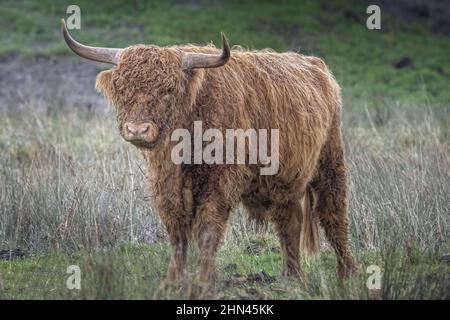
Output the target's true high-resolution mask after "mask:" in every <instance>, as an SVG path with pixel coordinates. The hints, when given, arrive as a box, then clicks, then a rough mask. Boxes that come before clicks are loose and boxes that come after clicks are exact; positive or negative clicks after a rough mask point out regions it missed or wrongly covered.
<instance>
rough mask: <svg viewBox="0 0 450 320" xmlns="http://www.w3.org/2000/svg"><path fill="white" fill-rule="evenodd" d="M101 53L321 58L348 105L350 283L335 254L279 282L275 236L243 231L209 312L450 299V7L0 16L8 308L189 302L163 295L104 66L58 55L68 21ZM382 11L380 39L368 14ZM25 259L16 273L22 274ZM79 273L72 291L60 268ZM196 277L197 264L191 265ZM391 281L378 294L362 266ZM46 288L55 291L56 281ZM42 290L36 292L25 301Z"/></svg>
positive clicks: (54, 7)
mask: <svg viewBox="0 0 450 320" xmlns="http://www.w3.org/2000/svg"><path fill="white" fill-rule="evenodd" d="M72 4H75V5H78V6H79V7H80V9H81V29H80V30H71V33H72V35H73V36H74V38H75V39H77V40H80V41H81V42H83V43H86V44H89V45H94V46H106V47H126V46H128V45H132V44H137V43H144V44H156V45H161V46H163V45H177V44H184V43H194V44H199V45H204V44H207V43H209V42H211V41H212V42H213V43H215V44H216V45H217V46H220V43H219V41H220V32H221V31H223V32H225V33H226V35H227V37H228V39H229V41H230V43H231V44H232V45H239V46H242V47H243V48H246V49H249V50H258V49H262V48H272V49H274V50H276V51H279V52H283V51H297V52H300V53H302V54H306V55H315V56H318V57H321V58H323V59H324V60H325V61H326V63H327V64H328V66H329V68H330V69H331V71H332V72H333V74H334V75H335V77H336V79H337V81H338V82H339V84H340V85H341V87H342V89H343V96H344V115H343V130H344V139H345V143H346V157H347V163H348V168H349V173H350V178H349V188H350V194H349V215H350V220H351V237H352V246H353V249H354V252H355V255H356V257H357V260H358V262H359V263H360V272H359V274H358V275H357V276H356V277H355V278H354V279H353V280H351V281H350V282H348V283H346V284H344V285H343V284H342V283H340V282H339V281H337V280H336V277H335V270H334V266H335V263H336V261H335V256H334V254H333V253H332V250H331V249H330V248H329V247H328V245H327V243H326V242H325V241H323V242H322V249H323V250H322V254H321V255H320V256H319V257H317V258H314V259H312V260H308V259H303V258H302V267H303V270H304V271H305V281H304V283H296V282H292V281H288V280H286V279H283V278H282V277H280V274H281V271H280V267H281V255H280V250H279V246H278V242H277V238H276V236H275V235H274V233H273V232H272V230H271V229H270V228H269V229H268V230H265V231H259V230H257V229H255V228H254V226H251V225H247V224H246V221H245V218H243V216H244V215H243V214H241V213H242V212H241V211H242V210H241V208H238V209H237V210H236V211H237V212H236V214H234V215H233V218H232V221H231V227H230V228H229V230H228V233H227V236H226V240H225V243H224V246H223V247H222V249H221V251H220V253H219V274H220V285H219V287H218V290H217V292H215V293H214V295H213V297H214V298H249V299H252V298H257V299H264V298H274V299H278V298H283V299H286V298H289V299H292V298H295V299H318V298H320V299H328V298H334V299H336V298H361V299H367V298H375V299H379V298H383V299H396V298H406V299H409V298H417V299H431V298H433V299H449V298H450V296H449V294H450V278H449V277H450V273H449V272H448V262H449V261H450V257H449V255H448V254H447V253H448V252H449V251H450V237H449V231H450V230H449V228H450V227H449V226H450V194H449V192H448V190H450V86H449V85H450V81H449V80H450V2H449V1H444V0H429V1H426V0H409V1H408V0H398V1H388V0H377V1H375V0H373V1H372V0H368V1H366V0H348V1H344V0H332V1H325V0H323V1H322V0H320V1H317V0H304V1H294V0H280V1H250V0H247V1H245V0H241V1H237V0H228V1H225V0H224V1H220V0H212V1H202V0H187V1H181V0H168V1H143V0H133V1H118V0H110V1H105V2H100V1H88V0H76V1H75V2H74V1H64V0H40V1H25V0H1V3H0V7H1V10H0V34H1V36H0V298H2V297H7V298H173V297H178V298H180V297H181V298H185V297H186V294H187V295H189V293H186V292H184V291H183V292H181V291H176V290H175V291H173V292H172V291H169V292H168V291H164V290H163V291H161V289H160V287H159V283H160V281H161V280H162V279H163V278H164V274H165V272H166V270H165V268H166V267H167V263H168V259H169V254H170V249H169V246H168V244H167V239H166V233H165V231H164V227H163V226H162V225H161V222H160V221H159V218H158V216H157V214H156V213H155V212H154V211H153V210H152V208H151V203H149V197H148V190H147V189H146V185H145V174H146V173H145V170H144V168H143V165H142V161H141V157H140V155H139V153H138V152H137V150H135V149H134V148H133V147H132V146H130V145H128V144H126V143H125V142H123V141H122V139H121V137H120V135H119V133H118V130H117V128H116V123H115V114H114V110H113V108H111V107H108V106H107V104H106V102H105V100H104V98H103V97H102V96H101V95H100V94H98V93H97V92H95V89H94V84H95V77H96V75H97V74H98V73H99V72H100V71H101V70H104V69H106V68H109V67H110V66H107V65H104V64H101V63H95V62H91V61H87V60H83V59H81V58H79V57H77V56H75V55H74V54H73V53H72V52H71V51H70V50H69V49H68V48H67V46H66V45H65V43H64V41H63V39H62V37H61V34H60V29H59V28H60V19H61V18H66V19H67V18H68V17H69V16H70V14H67V13H66V9H67V7H68V6H69V5H72ZM371 4H376V5H378V6H379V7H380V9H381V29H380V30H369V29H368V28H367V26H366V21H367V19H368V18H369V16H370V14H367V13H366V10H367V7H368V6H369V5H371ZM15 257H16V258H20V259H14V258H15ZM68 264H77V265H80V266H81V267H82V270H83V274H84V278H83V288H84V289H83V290H81V291H68V290H67V288H66V287H65V285H64V284H65V278H64V277H65V267H66V266H67V265H68ZM190 264H191V265H193V262H192V261H190ZM371 264H375V265H378V266H380V268H382V270H383V272H384V273H383V276H384V278H383V279H384V280H383V284H382V287H381V288H380V289H379V290H375V291H373V290H372V291H371V290H368V289H367V287H366V285H365V284H366V277H367V274H366V272H365V271H366V268H367V266H369V265H371ZM49 274H51V275H52V276H49ZM30 288H31V289H33V290H31V289H30Z"/></svg>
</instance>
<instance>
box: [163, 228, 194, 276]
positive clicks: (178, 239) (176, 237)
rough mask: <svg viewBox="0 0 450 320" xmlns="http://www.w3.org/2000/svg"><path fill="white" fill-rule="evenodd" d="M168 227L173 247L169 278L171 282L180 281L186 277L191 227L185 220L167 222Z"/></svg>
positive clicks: (168, 272) (168, 271)
mask: <svg viewBox="0 0 450 320" xmlns="http://www.w3.org/2000/svg"><path fill="white" fill-rule="evenodd" d="M166 228H167V231H168V234H169V238H170V244H171V247H172V254H171V257H170V262H169V268H168V270H167V280H168V281H169V282H170V283H180V282H181V281H182V280H183V279H184V276H185V272H186V252H187V248H188V232H189V229H190V228H189V226H188V225H187V224H186V223H185V222H183V220H181V221H180V220H176V221H172V222H170V223H167V224H166Z"/></svg>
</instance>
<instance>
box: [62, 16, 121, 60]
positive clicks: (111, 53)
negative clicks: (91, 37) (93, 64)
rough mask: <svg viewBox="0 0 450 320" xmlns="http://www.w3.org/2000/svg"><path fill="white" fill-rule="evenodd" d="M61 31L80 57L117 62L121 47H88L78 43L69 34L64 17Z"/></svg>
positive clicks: (70, 46)
mask: <svg viewBox="0 0 450 320" xmlns="http://www.w3.org/2000/svg"><path fill="white" fill-rule="evenodd" d="M61 32H62V34H63V37H64V40H65V41H66V43H67V45H68V46H69V48H70V49H72V51H73V52H75V53H76V54H77V55H79V56H80V57H82V58H86V59H90V60H94V61H99V62H105V63H111V64H117V63H118V62H119V57H120V54H121V52H122V49H116V48H102V47H89V46H85V45H84V44H81V43H79V42H78V41H76V40H74V39H73V38H72V36H71V35H70V34H69V31H68V30H67V28H66V22H65V21H64V19H61Z"/></svg>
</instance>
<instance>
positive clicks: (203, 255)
mask: <svg viewBox="0 0 450 320" xmlns="http://www.w3.org/2000/svg"><path fill="white" fill-rule="evenodd" d="M229 211H230V209H229V208H228V207H227V206H224V203H223V201H220V200H216V201H208V202H205V203H203V204H202V205H200V206H198V208H197V214H196V217H195V222H194V236H195V238H196V240H197V244H198V248H199V254H200V256H199V265H198V269H197V270H198V281H199V282H200V283H211V282H214V281H215V280H216V278H217V272H216V265H215V260H216V253H217V249H218V248H219V244H220V242H221V241H222V239H223V236H224V234H225V231H226V227H227V221H228V216H229Z"/></svg>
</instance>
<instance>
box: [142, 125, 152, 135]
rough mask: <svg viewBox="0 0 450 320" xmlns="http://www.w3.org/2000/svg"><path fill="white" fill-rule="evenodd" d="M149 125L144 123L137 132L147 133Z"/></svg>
mask: <svg viewBox="0 0 450 320" xmlns="http://www.w3.org/2000/svg"><path fill="white" fill-rule="evenodd" d="M149 127H150V126H149V125H148V124H147V125H145V126H143V127H142V128H141V129H140V130H139V133H140V134H144V133H147V131H148V128H149Z"/></svg>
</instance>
